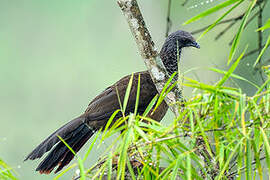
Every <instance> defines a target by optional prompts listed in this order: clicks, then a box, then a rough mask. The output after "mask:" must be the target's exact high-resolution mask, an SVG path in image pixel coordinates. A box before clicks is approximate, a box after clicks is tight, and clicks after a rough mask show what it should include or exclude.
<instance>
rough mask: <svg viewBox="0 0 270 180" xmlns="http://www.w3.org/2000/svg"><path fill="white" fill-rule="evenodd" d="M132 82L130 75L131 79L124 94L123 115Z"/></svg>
mask: <svg viewBox="0 0 270 180" xmlns="http://www.w3.org/2000/svg"><path fill="white" fill-rule="evenodd" d="M132 81H133V73H132V75H131V77H130V79H129V82H128V86H127V90H126V94H125V98H124V103H123V113H124V114H125V112H126V107H127V103H128V99H129V94H130V91H131V87H132Z"/></svg>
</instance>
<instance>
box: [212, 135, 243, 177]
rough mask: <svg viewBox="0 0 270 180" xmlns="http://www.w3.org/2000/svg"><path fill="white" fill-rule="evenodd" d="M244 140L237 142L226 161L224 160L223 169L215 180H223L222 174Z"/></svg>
mask: <svg viewBox="0 0 270 180" xmlns="http://www.w3.org/2000/svg"><path fill="white" fill-rule="evenodd" d="M243 139H244V138H242V139H240V141H238V143H237V145H236V146H235V147H234V149H233V150H232V152H231V153H230V155H229V157H228V159H227V160H226V162H225V164H224V166H223V168H222V169H221V171H220V172H219V175H218V176H217V177H216V178H215V179H216V180H220V179H222V178H223V176H224V172H225V171H226V170H227V167H228V166H229V164H230V161H231V159H232V158H233V156H234V154H236V153H237V152H238V148H239V146H240V144H241V143H242V141H243Z"/></svg>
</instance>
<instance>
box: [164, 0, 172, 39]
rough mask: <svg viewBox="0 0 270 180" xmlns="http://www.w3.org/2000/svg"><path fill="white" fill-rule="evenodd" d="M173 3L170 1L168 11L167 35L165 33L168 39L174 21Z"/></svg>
mask: <svg viewBox="0 0 270 180" xmlns="http://www.w3.org/2000/svg"><path fill="white" fill-rule="evenodd" d="M171 3H172V0H168V11H167V24H166V33H165V37H168V35H169V32H170V29H171V27H172V21H171V18H170V16H171Z"/></svg>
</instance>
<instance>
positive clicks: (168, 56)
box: [160, 30, 200, 75]
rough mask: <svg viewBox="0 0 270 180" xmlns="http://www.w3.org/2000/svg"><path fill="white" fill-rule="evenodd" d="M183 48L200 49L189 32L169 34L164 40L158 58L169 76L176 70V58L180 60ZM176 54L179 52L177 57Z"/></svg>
mask: <svg viewBox="0 0 270 180" xmlns="http://www.w3.org/2000/svg"><path fill="white" fill-rule="evenodd" d="M184 47H195V48H200V45H199V44H198V43H197V42H196V41H195V39H194V38H193V37H192V35H191V34H190V33H189V32H186V31H182V30H179V31H176V32H174V33H171V34H170V35H169V36H168V37H167V38H166V40H165V43H164V44H163V46H162V49H161V51H160V58H161V59H162V61H163V64H164V66H165V68H166V70H167V71H168V73H169V75H171V74H173V73H174V72H175V71H177V70H178V66H177V58H179V59H180V57H181V52H182V48H184ZM177 48H178V50H177ZM177 52H179V54H178V55H177Z"/></svg>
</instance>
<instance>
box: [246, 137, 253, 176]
mask: <svg viewBox="0 0 270 180" xmlns="http://www.w3.org/2000/svg"><path fill="white" fill-rule="evenodd" d="M251 159H252V155H251V145H250V140H249V139H246V167H247V168H246V179H247V180H251V179H252V166H251V163H252V162H251Z"/></svg>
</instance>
